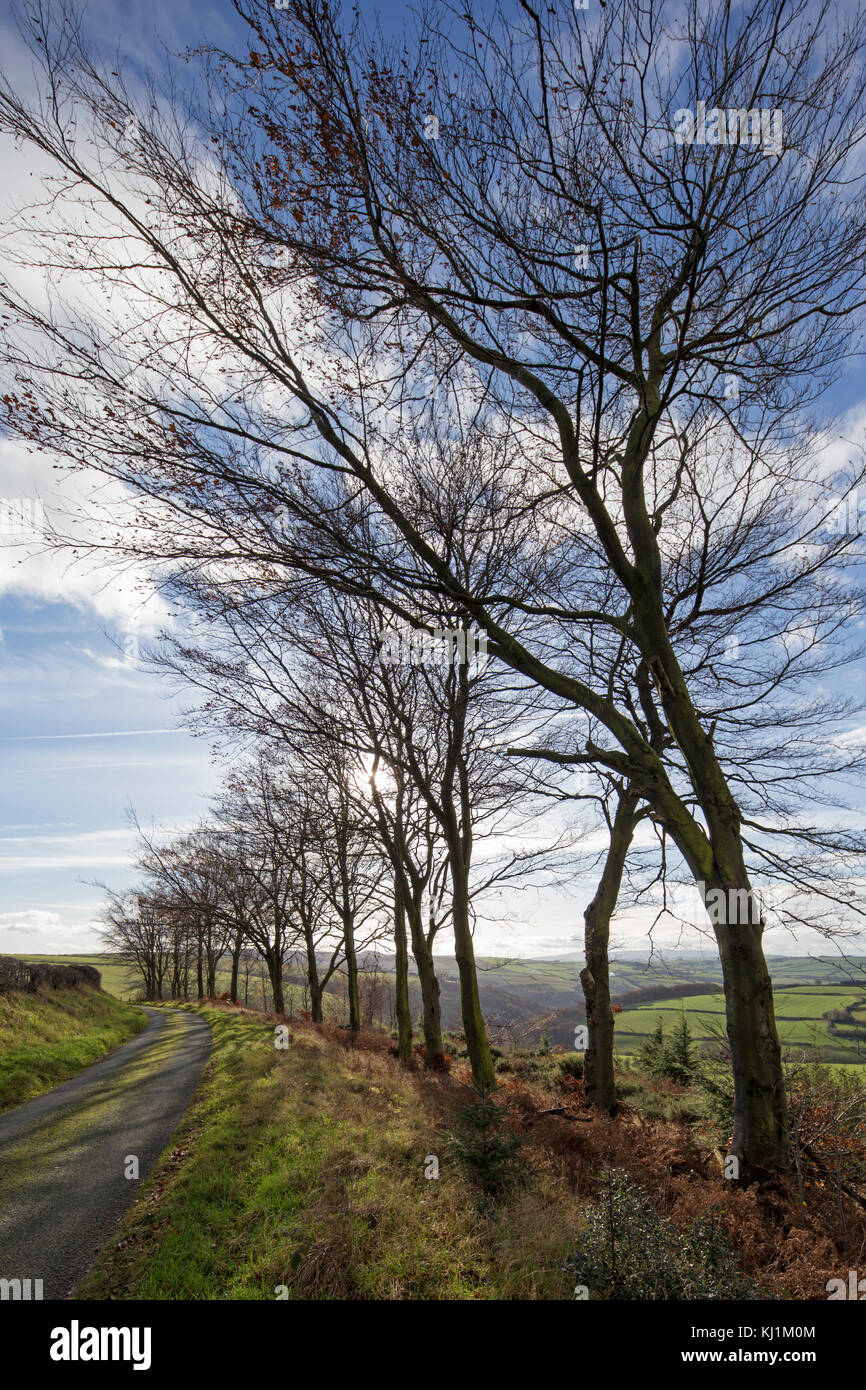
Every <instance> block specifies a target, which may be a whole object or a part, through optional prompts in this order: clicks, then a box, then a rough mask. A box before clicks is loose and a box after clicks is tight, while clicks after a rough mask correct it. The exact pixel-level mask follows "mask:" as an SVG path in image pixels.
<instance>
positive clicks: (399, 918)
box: [394, 884, 412, 1064]
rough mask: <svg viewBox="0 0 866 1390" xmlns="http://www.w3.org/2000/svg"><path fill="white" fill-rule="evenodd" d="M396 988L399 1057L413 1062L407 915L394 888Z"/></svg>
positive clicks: (397, 890)
mask: <svg viewBox="0 0 866 1390" xmlns="http://www.w3.org/2000/svg"><path fill="white" fill-rule="evenodd" d="M394 948H395V951H394V955H395V960H394V970H395V975H396V982H395V986H394V995H395V1008H396V1013H397V1056H398V1058H399V1059H400V1061H401V1062H403V1063H407V1064H408V1063H409V1062H411V1061H412V1015H411V1012H410V1010H409V952H408V949H407V946H406V913H405V911H404V908H403V897H402V895H401V893H400V889H399V888H398V887H397V885H396V884H395V886H394Z"/></svg>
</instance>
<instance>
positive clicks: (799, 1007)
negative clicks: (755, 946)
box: [616, 985, 866, 1064]
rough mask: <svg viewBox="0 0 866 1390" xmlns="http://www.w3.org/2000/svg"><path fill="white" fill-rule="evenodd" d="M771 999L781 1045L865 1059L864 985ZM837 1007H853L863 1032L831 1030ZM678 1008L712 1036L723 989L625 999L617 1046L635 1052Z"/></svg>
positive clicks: (842, 1059)
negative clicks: (635, 1001)
mask: <svg viewBox="0 0 866 1390" xmlns="http://www.w3.org/2000/svg"><path fill="white" fill-rule="evenodd" d="M774 1002H775V1008H776V1024H777V1027H778V1030H779V1037H780V1039H781V1042H782V1044H783V1046H785V1047H790V1048H802V1049H804V1050H805V1051H806V1052H807V1054H808V1055H809V1056H810V1057H815V1058H820V1060H822V1061H828V1062H836V1063H840V1064H844V1063H847V1062H858V1061H860V1062H864V1061H866V986H862V987H860V986H857V985H838V986H825V987H819V986H815V985H804V986H803V987H802V988H796V987H793V988H791V987H788V988H785V989H778V990H776V991H775V993H774ZM837 1009H850V1010H851V1012H852V1015H853V1017H854V1019H855V1020H856V1022H858V1023H861V1024H862V1025H863V1029H864V1031H863V1033H862V1035H859V1036H858V1034H857V1031H856V1029H854V1028H851V1027H850V1026H848V1027H846V1025H845V1024H844V1023H839V1024H837V1031H836V1032H835V1033H831V1032H830V1031H829V1028H828V1020H827V1019H826V1018H825V1017H824V1015H825V1014H827V1013H829V1012H830V1011H831V1010H837ZM682 1010H685V1014H686V1018H687V1020H688V1024H689V1028H690V1029H691V1033H692V1037H693V1038H694V1040H695V1041H696V1042H711V1041H712V1040H713V1039H714V1037H716V1036H717V1035H718V1032H719V1030H720V1029H721V1028H723V1027H724V1017H725V1002H724V997H723V996H722V995H721V994H714V995H706V994H699V995H692V996H689V995H687V996H686V997H685V998H683V999H665V1000H659V1001H658V1003H655V1004H647V1005H645V1006H643V1007H641V1008H632V1009H630V1008H629V1007H628V1004H627V1002H624V1004H623V1011H622V1013H621V1014H620V1015H619V1017H618V1019H617V1024H616V1040H617V1047H618V1049H621V1050H622V1051H623V1052H633V1051H634V1050H635V1048H636V1047H639V1046H640V1044H641V1043H642V1042H644V1041H645V1040H646V1038H647V1037H648V1036H649V1034H650V1033H652V1032H653V1031H654V1030H655V1028H656V1025H657V1023H658V1020H659V1019H661V1020H662V1022H663V1023H664V1025H665V1029H666V1031H667V1029H668V1027H669V1025H670V1024H672V1023H673V1022H674V1021H675V1020H676V1019H677V1018H678V1017H679V1015H680V1012H681V1011H682Z"/></svg>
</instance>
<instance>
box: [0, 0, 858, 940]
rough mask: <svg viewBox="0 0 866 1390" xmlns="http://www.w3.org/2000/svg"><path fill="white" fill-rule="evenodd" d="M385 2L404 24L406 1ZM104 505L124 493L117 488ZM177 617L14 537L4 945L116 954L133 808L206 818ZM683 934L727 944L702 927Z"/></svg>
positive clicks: (15, 42) (623, 936)
mask: <svg viewBox="0 0 866 1390" xmlns="http://www.w3.org/2000/svg"><path fill="white" fill-rule="evenodd" d="M591 3H592V0H591ZM377 8H378V9H379V10H380V11H384V14H385V22H386V27H388V25H389V24H391V23H393V22H395V20H397V19H398V18H399V17H400V15H401V13H402V8H403V7H401V6H399V5H391V6H388V5H385V6H378V7H377ZM87 15H88V26H89V27H91V28H92V31H93V32H94V33H98V34H100V35H102V36H108V39H109V41H110V42H111V43H112V44H113V43H116V44H117V46H118V47H119V48H120V49H122V50H123V51H125V53H126V54H127V55H131V56H134V57H136V58H139V59H142V60H146V59H149V60H150V61H151V62H152V63H153V64H154V66H157V67H158V66H159V65H160V63H162V62H164V59H163V57H162V52H163V45H164V46H165V47H166V48H167V49H169V50H171V51H178V50H182V49H183V48H184V47H186V46H187V45H195V44H196V43H197V42H200V41H201V40H202V38H203V36H204V34H205V33H206V34H207V37H208V38H210V39H219V38H225V37H227V35H228V32H229V29H230V28H231V27H232V24H233V17H232V14H231V9H230V6H228V5H227V4H226V5H209V6H207V7H204V8H203V7H201V6H200V5H192V4H190V3H188V2H187V0H148V4H147V5H132V6H130V5H128V4H123V5H121V4H119V3H114V2H113V0H97V3H92V4H90V5H88V7H87ZM234 24H235V25H236V24H237V21H236V20H234ZM0 39H2V51H3V53H4V54H5V62H4V66H5V67H6V70H7V72H10V73H12V74H14V76H15V79H16V82H17V81H18V80H20V82H21V83H24V84H26V83H28V82H29V81H30V78H29V64H30V60H29V58H28V57H27V56H26V55H25V54H24V52H23V50H22V48H21V45H20V40H19V39H18V38H17V36H16V35H15V33H14V30H13V28H12V27H11V21H10V19H9V17H8V15H7V16H6V17H5V18H4V19H3V20H2V21H0ZM0 160H2V167H3V182H2V186H3V187H4V188H5V189H6V196H7V197H9V198H11V199H12V200H13V201H14V200H15V198H16V195H17V194H18V193H20V191H21V189H22V188H23V187H24V186H25V182H26V178H27V177H28V176H29V172H30V169H29V163H28V160H27V157H26V155H22V154H21V152H18V151H15V150H14V149H13V148H12V147H11V145H0ZM861 368H862V363H852V368H851V371H850V372H849V373H848V374H847V376H846V378H845V379H844V381H843V382H841V383H840V384H839V386H838V387H837V388H836V390H835V392H834V396H833V399H832V401H831V402H830V403H831V404H833V405H834V406H836V407H837V408H843V409H845V410H847V411H848V412H849V423H850V427H851V429H852V431H854V430H859V429H861V426H862V422H863V420H864V419H866V384H864V382H863V380H862V370H861ZM93 487H95V475H94V478H93V479H90V480H88V479H86V478H84V479H79V480H77V481H76V482H75V483H74V484H72V483H70V482H69V481H68V480H65V479H61V478H58V476H57V474H56V472H55V471H54V469H53V468H52V460H51V459H49V458H45V457H40V456H32V455H27V454H25V453H24V451H23V450H22V448H21V446H20V445H18V444H16V443H14V442H12V441H10V440H8V439H3V438H0V501H2V499H3V498H6V499H9V498H12V499H18V498H22V497H32V498H39V499H42V500H43V501H44V503H45V505H47V506H54V505H63V506H66V507H69V506H70V505H71V506H72V507H73V508H74V509H77V510H79V511H84V512H86V510H87V508H88V506H89V505H90V503H91V502H92V501H93V500H94V499H93V497H92V496H91V495H85V494H87V493H88V488H93ZM100 487H104V485H102V484H100ZM96 500H97V502H98V504H99V505H110V503H111V499H110V498H108V499H106V497H105V496H104V495H101V496H100V497H99V498H98V499H96ZM32 519H33V520H35V517H34V518H32ZM23 521H24V522H25V523H26V522H27V518H26V517H24V518H23ZM171 621H172V619H171V615H170V614H169V613H168V611H167V610H166V609H165V606H164V604H163V603H162V600H161V599H160V597H159V595H158V594H157V593H156V592H155V590H154V588H153V585H152V583H151V581H150V578H149V576H148V575H147V574H145V573H141V574H134V573H133V574H131V573H128V572H124V573H119V572H116V571H113V570H110V569H106V568H105V567H104V566H103V567H100V566H97V565H96V564H94V563H93V562H92V561H88V562H85V561H78V562H77V563H75V564H71V563H70V561H69V559H68V558H65V557H61V556H58V555H55V554H47V553H45V552H44V550H42V549H41V548H40V546H39V544H38V542H37V541H35V540H33V539H32V538H30V537H29V536H28V535H27V534H26V531H25V532H24V533H22V535H21V537H20V540H16V544H14V545H11V546H10V545H8V544H0V951H3V952H9V953H13V954H15V953H20V954H30V953H37V952H44V953H49V952H50V953H72V952H81V951H90V950H95V949H98V948H99V938H98V934H97V933H98V915H99V910H100V905H101V901H102V892H101V888H100V886H99V885H100V884H102V883H106V884H108V885H109V886H110V887H112V888H116V889H121V888H124V887H126V886H128V885H131V882H132V880H133V875H134V869H133V863H132V861H133V855H134V840H135V834H134V830H133V827H132V825H131V823H130V812H131V811H134V813H135V814H136V815H137V816H138V819H139V821H140V822H141V823H142V824H143V825H146V826H148V827H150V826H156V827H159V828H160V829H162V830H165V831H167V832H170V831H180V830H183V829H186V828H188V827H190V826H191V825H192V824H194V823H195V822H196V821H198V820H199V819H201V818H202V817H203V816H205V815H206V813H207V807H208V799H209V797H210V796H211V795H212V794H213V793H214V791H215V790H216V787H217V785H218V781H219V777H220V772H219V769H218V768H217V767H216V766H215V762H214V757H213V753H212V750H211V748H210V747H209V746H208V744H207V742H206V741H205V740H202V739H198V738H194V737H192V736H191V734H190V733H189V732H188V731H187V730H186V729H185V728H184V727H183V718H184V716H183V707H184V697H183V695H182V694H179V693H177V692H172V691H171V690H169V689H167V688H166V686H165V685H164V684H163V682H161V680H160V679H159V678H158V677H157V676H156V675H155V674H153V673H152V672H151V671H148V670H146V669H145V668H144V666H143V665H142V664H141V662H140V661H138V660H137V658H136V651H137V647H138V644H140V643H143V642H145V641H146V640H147V639H148V638H149V637H152V636H153V635H155V633H156V632H157V631H158V630H159V629H160V628H161V627H162V626H163V625H165V624H170V623H171ZM589 887H590V885H589V883H588V882H587V883H575V884H572V885H571V886H570V887H569V889H568V890H567V891H565V892H559V893H553V892H547V893H538V892H536V891H535V890H532V891H530V892H529V893H527V894H525V895H522V896H521V898H520V899H517V898H513V900H511V901H509V902H506V903H502V905H501V909H500V906H499V905H498V904H497V903H491V905H490V910H489V913H488V915H487V919H485V920H483V921H482V922H480V924H479V927H478V931H477V937H476V948H477V949H478V950H479V952H481V953H482V954H507V955H515V956H517V955H523V956H526V955H547V956H550V955H555V954H558V953H562V952H569V953H571V952H574V951H575V950H576V949H577V948H578V946H579V944H580V941H581V935H582V911H583V906H584V903H585V901H586V897H587V891H588V889H589ZM512 918H514V919H516V920H511V919H512ZM490 919H492V920H490ZM646 925H647V918H646V914H640V913H625V914H623V915H621V916H620V917H619V919H618V921H617V924H616V930H615V941H616V943H617V948H618V952H619V954H623V953H624V952H626V951H627V952H628V953H629V954H632V955H636V954H640V953H641V951H642V950H644V949H645V947H644V932H645V927H646ZM656 939H657V941H658V942H659V943H660V944H662V945H666V946H668V947H672V946H673V945H674V944H676V943H677V941H678V940H680V937H679V933H678V932H675V931H674V930H672V929H671V930H669V931H668V932H667V933H666V932H665V931H664V930H661V931H660V932H659V933H658V934H657V937H656ZM682 944H683V945H688V946H690V947H692V948H695V947H698V946H703V948H704V949H705V950H707V951H711V950H712V946H711V942H710V941H709V940H708V939H707V938H706V937H700V936H698V935H697V934H692V935H691V936H690V937H687V938H686V939H683V940H682ZM767 946H768V950H769V951H774V952H775V953H784V954H789V953H793V952H799V951H804V950H810V949H811V950H815V949H817V944H816V942H815V941H814V940H813V941H808V940H801V941H799V942H794V941H793V940H792V939H791V938H790V937H789V936H787V935H785V936H781V935H778V936H777V937H776V938H773V936H772V934H771V935H770V937H768V942H767Z"/></svg>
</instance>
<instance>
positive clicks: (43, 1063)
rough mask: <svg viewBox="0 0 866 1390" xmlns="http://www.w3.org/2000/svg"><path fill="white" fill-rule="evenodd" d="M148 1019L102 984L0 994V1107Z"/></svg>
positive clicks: (36, 1092) (101, 1052) (36, 1090)
mask: <svg viewBox="0 0 866 1390" xmlns="http://www.w3.org/2000/svg"><path fill="white" fill-rule="evenodd" d="M146 1022H147V1015H146V1014H144V1013H142V1011H141V1010H140V1009H136V1008H134V1007H133V1006H132V1005H130V1004H121V1003H120V1002H119V1000H117V999H115V998H114V997H113V996H112V995H110V994H105V993H103V992H102V991H101V990H95V989H52V990H37V991H36V993H35V994H24V993H14V994H9V995H0V1112H2V1111H4V1110H11V1109H12V1107H13V1106H16V1105H22V1104H23V1103H24V1101H27V1100H32V1099H33V1098H34V1097H35V1096H40V1095H42V1094H43V1092H45V1091H49V1090H50V1089H51V1087H52V1086H56V1085H57V1083H58V1082H59V1081H66V1080H67V1079H68V1078H69V1077H70V1076H74V1075H75V1074H76V1072H79V1071H81V1070H82V1068H83V1067H88V1066H90V1064H91V1063H92V1062H98V1061H99V1059H100V1058H101V1057H104V1056H105V1055H106V1053H108V1052H111V1051H113V1050H114V1048H116V1047H120V1045H121V1044H122V1043H125V1042H128V1041H129V1039H130V1038H133V1037H135V1035H136V1033H139V1032H140V1031H141V1029H142V1028H143V1027H144V1025H145V1023H146Z"/></svg>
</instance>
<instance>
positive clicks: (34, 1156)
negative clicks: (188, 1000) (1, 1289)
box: [0, 1009, 211, 1299]
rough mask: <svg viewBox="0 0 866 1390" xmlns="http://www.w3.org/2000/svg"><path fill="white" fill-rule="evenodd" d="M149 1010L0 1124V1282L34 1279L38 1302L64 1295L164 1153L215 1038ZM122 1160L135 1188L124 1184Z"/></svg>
mask: <svg viewBox="0 0 866 1390" xmlns="http://www.w3.org/2000/svg"><path fill="white" fill-rule="evenodd" d="M145 1012H146V1013H147V1014H148V1015H149V1018H148V1022H147V1025H146V1026H145V1028H144V1030H143V1031H142V1032H141V1033H139V1034H138V1036H137V1037H136V1038H133V1040H132V1042H128V1043H126V1044H125V1045H124V1046H123V1047H120V1048H118V1049H117V1051H116V1052H113V1053H112V1054H111V1056H109V1057H106V1058H104V1059H103V1061H101V1062H95V1063H94V1064H93V1065H92V1066H90V1067H87V1068H86V1069H85V1070H84V1071H82V1072H79V1073H78V1075H77V1076H73V1077H72V1078H71V1079H70V1080H69V1081H64V1082H62V1083H61V1084H60V1085H59V1086H55V1087H54V1089H53V1090H51V1091H48V1092H46V1094H45V1095H42V1096H38V1097H37V1098H36V1099H35V1100H31V1101H28V1102H27V1104H26V1105H20V1106H18V1108H17V1109H15V1110H10V1111H9V1112H8V1113H7V1114H5V1115H0V1279H31V1280H35V1279H41V1280H42V1281H43V1289H42V1296H43V1298H46V1299H49V1298H52V1299H58V1298H68V1297H70V1296H71V1294H72V1291H73V1289H74V1287H75V1285H76V1284H77V1283H78V1281H79V1280H80V1279H81V1278H82V1277H83V1275H84V1274H86V1273H87V1270H88V1269H89V1268H90V1266H91V1265H92V1264H93V1262H94V1260H95V1258H96V1253H97V1251H98V1250H100V1249H101V1248H102V1246H103V1245H104V1244H105V1242H106V1241H107V1240H108V1239H109V1238H110V1236H111V1234H112V1232H113V1231H114V1230H115V1228H116V1227H117V1224H118V1222H119V1220H120V1218H121V1216H122V1215H123V1213H124V1211H125V1210H126V1208H127V1207H128V1206H129V1204H130V1203H131V1202H132V1200H133V1198H134V1197H135V1194H136V1192H137V1190H138V1187H139V1183H140V1182H141V1181H142V1180H143V1179H144V1178H145V1177H146V1176H147V1174H148V1173H149V1172H150V1170H151V1168H152V1167H153V1165H154V1163H155V1162H156V1160H157V1159H158V1158H159V1156H160V1154H161V1153H162V1151H163V1149H165V1148H166V1147H167V1145H168V1142H169V1140H170V1139H171V1136H172V1134H173V1133H174V1131H175V1129H176V1128H177V1126H178V1124H179V1123H180V1120H181V1117H182V1116H183V1113H184V1111H185V1110H186V1108H187V1106H188V1105H189V1103H190V1101H191V1099H192V1095H193V1092H194V1090H195V1088H196V1085H197V1083H198V1079H199V1077H200V1076H201V1073H202V1071H203V1070H204V1066H205V1063H206V1062H207V1059H208V1056H209V1055H210V1049H211V1031H210V1027H209V1026H208V1024H207V1023H206V1022H205V1021H204V1019H202V1018H199V1017H198V1016H197V1015H196V1014H189V1013H184V1012H182V1011H181V1010H165V1009H146V1010H145ZM129 1155H135V1157H137V1159H138V1172H139V1178H138V1181H136V1180H135V1179H130V1178H127V1177H125V1176H124V1170H125V1168H126V1167H127V1166H128V1165H127V1158H128V1156H129ZM0 1296H2V1295H0Z"/></svg>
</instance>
